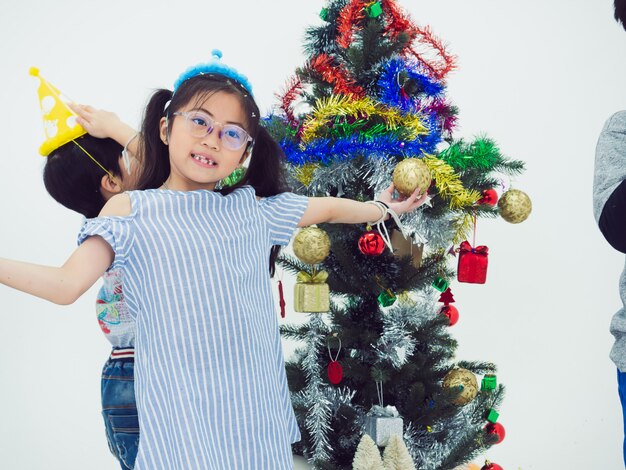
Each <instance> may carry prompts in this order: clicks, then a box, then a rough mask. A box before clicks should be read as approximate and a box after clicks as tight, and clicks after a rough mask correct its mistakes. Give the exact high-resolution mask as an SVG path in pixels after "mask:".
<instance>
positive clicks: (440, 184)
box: [422, 155, 482, 210]
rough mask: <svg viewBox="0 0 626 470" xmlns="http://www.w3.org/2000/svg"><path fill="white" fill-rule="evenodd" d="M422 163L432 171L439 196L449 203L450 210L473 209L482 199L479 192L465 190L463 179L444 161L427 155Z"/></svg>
mask: <svg viewBox="0 0 626 470" xmlns="http://www.w3.org/2000/svg"><path fill="white" fill-rule="evenodd" d="M422 161H423V162H424V163H425V164H426V166H427V167H428V168H429V169H430V172H431V174H432V175H433V179H434V180H435V186H437V189H438V190H439V195H440V196H441V197H442V198H443V199H447V200H448V201H449V204H450V209H452V210H455V209H465V208H466V207H471V206H473V205H474V204H475V203H476V201H478V200H479V199H480V198H481V197H482V196H481V194H480V193H479V192H478V191H474V190H470V191H468V190H467V189H465V188H464V187H463V183H462V182H461V178H459V176H458V175H457V174H456V173H455V172H454V168H452V167H451V166H450V165H448V164H447V163H446V162H444V161H443V160H440V159H439V158H437V157H434V156H432V155H426V156H425V157H424V158H422Z"/></svg>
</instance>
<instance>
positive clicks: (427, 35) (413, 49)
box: [405, 26, 456, 80]
mask: <svg viewBox="0 0 626 470" xmlns="http://www.w3.org/2000/svg"><path fill="white" fill-rule="evenodd" d="M415 33H416V36H415V39H414V40H413V44H411V43H409V44H408V45H407V49H406V50H405V53H406V54H407V55H412V56H413V57H415V58H416V59H417V60H418V61H420V63H421V64H423V65H424V66H425V67H426V68H427V69H428V70H429V71H430V73H431V74H432V75H433V77H434V78H436V79H437V80H443V79H444V78H445V76H446V75H448V73H450V72H451V71H452V70H454V69H455V68H456V57H455V56H453V55H452V54H449V53H448V51H446V46H444V44H443V42H442V41H441V39H439V38H438V37H436V36H435V35H433V33H432V32H431V30H430V27H428V26H427V27H425V28H420V27H419V26H415ZM418 46H424V47H425V48H427V50H428V51H434V52H435V55H436V57H434V58H428V57H426V51H424V52H420V51H418V50H417V47H418Z"/></svg>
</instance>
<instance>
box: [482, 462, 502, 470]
mask: <svg viewBox="0 0 626 470" xmlns="http://www.w3.org/2000/svg"><path fill="white" fill-rule="evenodd" d="M480 470H504V469H503V468H502V467H501V466H500V465H498V464H497V463H493V462H489V461H486V462H485V465H483V467H482V468H481V469H480Z"/></svg>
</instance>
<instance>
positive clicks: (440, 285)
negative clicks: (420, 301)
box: [432, 276, 450, 292]
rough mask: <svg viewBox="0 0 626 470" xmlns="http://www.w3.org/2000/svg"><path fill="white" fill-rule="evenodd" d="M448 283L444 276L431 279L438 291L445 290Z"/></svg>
mask: <svg viewBox="0 0 626 470" xmlns="http://www.w3.org/2000/svg"><path fill="white" fill-rule="evenodd" d="M449 284H450V283H449V282H448V281H446V280H445V279H444V278H442V277H441V276H437V277H436V278H435V280H434V281H433V284H432V285H433V287H434V288H435V289H437V290H438V291H439V292H445V291H446V289H447V288H448V285H449Z"/></svg>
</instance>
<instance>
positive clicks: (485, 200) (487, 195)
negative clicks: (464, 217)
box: [476, 189, 498, 207]
mask: <svg viewBox="0 0 626 470" xmlns="http://www.w3.org/2000/svg"><path fill="white" fill-rule="evenodd" d="M476 203H477V204H481V205H482V204H484V205H487V206H492V207H493V206H495V205H496V204H497V203H498V193H497V192H496V190H495V189H485V190H484V191H483V197H481V198H480V199H479V200H478V201H476Z"/></svg>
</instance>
